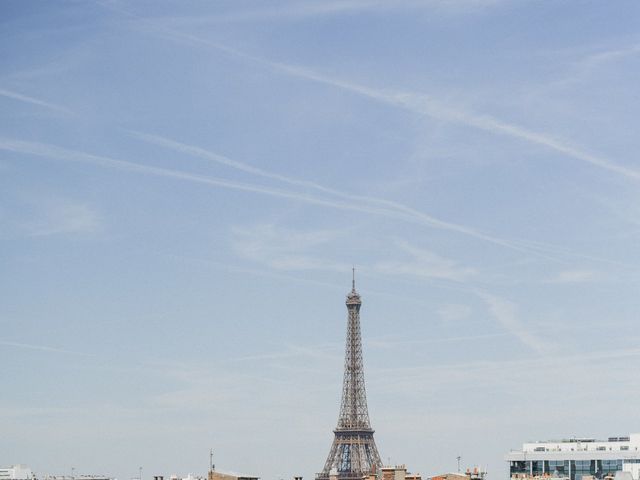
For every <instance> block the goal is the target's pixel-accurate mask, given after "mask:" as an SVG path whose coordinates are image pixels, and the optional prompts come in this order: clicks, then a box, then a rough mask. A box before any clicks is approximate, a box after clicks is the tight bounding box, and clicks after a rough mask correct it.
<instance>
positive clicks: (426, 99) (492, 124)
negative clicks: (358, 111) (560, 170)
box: [142, 19, 640, 180]
mask: <svg viewBox="0 0 640 480" xmlns="http://www.w3.org/2000/svg"><path fill="white" fill-rule="evenodd" d="M142 21H143V22H144V24H145V25H147V26H148V27H151V28H152V29H153V30H155V31H157V32H158V33H160V34H162V35H164V36H166V37H167V38H170V39H173V40H177V41H184V42H188V43H192V44H195V45H200V46H204V47H208V48H213V49H215V50H217V51H220V52H224V53H226V54H228V55H233V56H235V57H238V58H241V59H244V60H247V61H250V62H253V63H256V64H259V65H262V66H264V67H267V68H269V69H272V70H274V71H277V72H280V73H283V74H287V75H290V76H293V77H297V78H300V79H305V80H310V81H313V82H316V83H321V84H324V85H329V86H332V87H335V88H339V89H341V90H345V91H349V92H352V93H354V94H357V95H361V96H364V97H367V98H370V99H372V100H375V101H377V102H380V103H384V104H387V105H390V106H393V107H396V108H401V109H404V110H408V111H411V112H414V113H419V114H421V115H427V116H429V117H432V118H436V119H438V120H441V121H446V122H451V123H457V124H460V125H464V126H467V127H472V128H475V129H478V130H482V131H485V132H489V133H492V134H497V135H504V136H507V137H510V138H514V139H518V140H521V141H524V142H527V143H530V144H533V145H537V146H540V147H544V148H546V149H549V150H552V151H555V152H557V153H560V154H562V155H565V156H567V157H570V158H573V159H575V160H579V161H581V162H584V163H587V164H590V165H592V166H595V167H598V168H601V169H604V170H607V171H610V172H613V173H616V174H618V175H622V176H624V177H626V178H629V179H632V180H640V170H638V169H636V168H633V167H628V166H625V165H621V164H619V163H616V162H614V161H611V160H609V159H607V158H605V157H603V156H601V155H598V154H596V153H592V152H590V151H588V150H586V149H584V148H581V147H580V146H577V145H574V144H573V143H572V142H570V141H567V140H564V139H561V138H559V137H556V136H553V135H551V134H549V133H545V132H539V131H535V130H532V129H529V128H526V127H523V126H521V125H518V124H515V123H509V122H506V121H503V120H500V119H498V118H496V117H493V116H491V115H486V114H478V113H475V112H473V111H471V110H467V109H464V108H461V107H453V106H451V105H447V104H443V103H442V102H440V101H438V100H437V99H436V98H434V97H433V96H430V95H426V94H418V93H414V92H402V91H397V90H390V89H386V90H384V89H379V88H375V87H371V86H367V85H362V84H359V83H357V82H352V81H348V80H344V79H340V78H336V77H331V76H328V75H324V74H321V73H318V72H315V71H313V70H311V69H309V68H305V67H301V66H297V65H291V64H287V63H283V62H276V61H272V60H269V59H265V58H262V57H258V56H255V55H251V54H248V53H245V52H243V51H240V50H237V49H235V48H231V47H228V46H226V45H223V44H220V43H216V42H212V41H210V40H208V39H205V38H201V37H198V36H197V35H193V34H187V33H183V32H181V31H178V30H175V29H170V28H166V27H163V26H161V25H158V24H154V23H153V22H152V21H150V20H148V19H142Z"/></svg>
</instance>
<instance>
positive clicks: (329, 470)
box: [316, 270, 382, 480]
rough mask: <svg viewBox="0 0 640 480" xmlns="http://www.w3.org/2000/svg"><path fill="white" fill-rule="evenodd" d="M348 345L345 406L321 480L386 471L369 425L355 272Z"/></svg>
mask: <svg viewBox="0 0 640 480" xmlns="http://www.w3.org/2000/svg"><path fill="white" fill-rule="evenodd" d="M346 304H347V311H348V324H347V343H346V352H345V361H344V379H343V383H342V403H341V404H340V417H339V418H338V426H337V427H336V429H335V430H334V431H333V432H334V434H335V437H334V439H333V444H332V445H331V450H330V451H329V456H328V457H327V461H326V462H325V464H324V468H323V469H322V472H320V473H319V474H317V475H316V479H317V480H329V478H330V477H336V478H337V479H338V480H355V479H358V480H359V479H362V478H363V477H364V476H367V475H369V474H370V473H376V472H378V471H379V470H380V468H382V461H381V460H380V454H379V453H378V448H377V447H376V443H375V441H374V440H373V432H374V430H373V429H372V428H371V425H370V423H369V411H368V408H367V393H366V390H365V386H364V369H363V364H362V363H363V362H362V339H361V336H360V307H361V306H362V300H361V299H360V295H359V294H358V292H356V284H355V270H354V278H353V281H352V288H351V292H349V294H348V295H347V301H346Z"/></svg>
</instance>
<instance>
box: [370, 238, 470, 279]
mask: <svg viewBox="0 0 640 480" xmlns="http://www.w3.org/2000/svg"><path fill="white" fill-rule="evenodd" d="M396 244H397V246H398V247H399V248H400V249H401V250H404V251H405V252H406V253H408V254H409V255H410V256H411V260H407V261H385V262H379V263H377V264H376V265H375V269H376V270H377V271H379V272H381V273H384V274H387V275H415V276H418V277H428V278H436V279H442V280H451V281H456V282H463V281H466V280H468V279H469V278H471V277H473V276H475V275H477V273H478V272H477V271H476V270H475V269H473V268H469V267H462V266H460V265H458V263H457V262H455V261H453V260H450V259H447V258H444V257H441V256H440V255H438V254H436V253H434V252H431V251H429V250H424V249H422V248H418V247H415V246H413V245H411V244H409V243H407V242H405V241H402V240H399V241H397V242H396Z"/></svg>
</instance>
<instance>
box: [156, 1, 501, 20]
mask: <svg viewBox="0 0 640 480" xmlns="http://www.w3.org/2000/svg"><path fill="white" fill-rule="evenodd" d="M500 3H503V1H502V0H466V1H456V2H451V1H447V0H430V1H429V0H396V1H394V2H388V1H385V0H334V1H311V2H285V3H283V4H281V5H276V6H270V7H263V8H257V9H251V10H235V11H231V12H226V13H221V14H218V15H205V16H199V17H193V16H189V17H184V16H182V17H167V18H155V19H154V21H155V22H158V21H162V22H164V23H170V24H171V25H177V26H181V27H186V26H191V27H193V26H195V25H201V24H204V25H206V24H210V23H227V22H257V21H291V20H300V19H306V18H309V17H322V16H331V15H344V14H353V13H384V14H390V13H394V12H398V13H403V12H407V11H415V10H430V11H438V12H447V13H468V12H474V11H477V10H478V9H481V8H486V7H491V6H495V5H498V4H500Z"/></svg>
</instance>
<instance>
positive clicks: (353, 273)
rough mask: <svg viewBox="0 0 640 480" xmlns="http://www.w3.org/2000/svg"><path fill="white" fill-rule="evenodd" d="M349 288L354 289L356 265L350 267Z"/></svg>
mask: <svg viewBox="0 0 640 480" xmlns="http://www.w3.org/2000/svg"><path fill="white" fill-rule="evenodd" d="M351 289H352V290H353V291H354V292H355V291H356V267H355V266H354V267H353V268H351Z"/></svg>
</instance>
